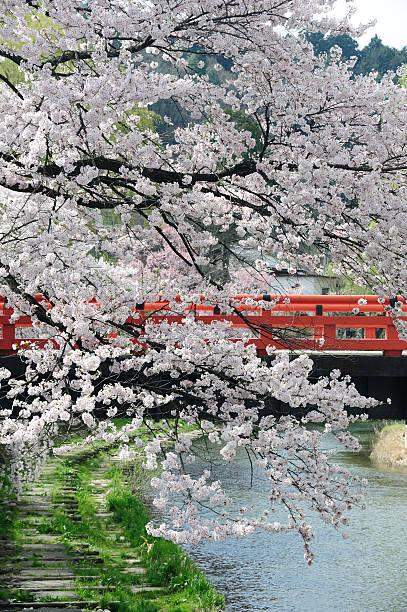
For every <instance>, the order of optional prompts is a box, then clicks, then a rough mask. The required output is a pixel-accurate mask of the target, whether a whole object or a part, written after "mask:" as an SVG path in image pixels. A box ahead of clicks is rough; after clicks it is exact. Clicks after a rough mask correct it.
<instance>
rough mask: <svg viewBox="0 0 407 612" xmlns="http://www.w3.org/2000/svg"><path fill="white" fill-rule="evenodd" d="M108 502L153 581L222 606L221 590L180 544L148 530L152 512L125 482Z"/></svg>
mask: <svg viewBox="0 0 407 612" xmlns="http://www.w3.org/2000/svg"><path fill="white" fill-rule="evenodd" d="M108 504H109V509H110V510H112V511H113V513H114V517H115V520H116V521H118V522H119V523H120V524H121V526H122V528H123V530H124V532H125V534H126V536H127V538H128V539H129V541H130V542H131V544H132V546H134V547H139V549H140V550H141V553H142V554H143V563H144V566H145V568H146V579H147V581H148V582H149V583H150V584H152V585H155V586H163V587H166V588H168V589H170V590H171V591H174V592H178V591H183V592H185V593H187V594H188V596H189V597H190V598H191V599H194V598H195V599H196V598H197V599H198V600H199V601H200V603H201V606H202V608H203V609H205V610H210V609H218V608H219V607H220V606H222V604H223V601H224V598H223V596H222V595H220V594H219V593H217V591H216V590H215V589H214V587H213V586H212V585H211V583H210V582H209V580H208V579H207V578H206V576H205V574H203V573H202V572H201V571H200V570H199V569H198V568H197V567H196V565H195V564H194V563H193V561H191V559H190V558H189V557H188V556H187V555H186V554H185V553H184V552H183V551H182V550H181V549H180V548H179V547H178V546H177V545H176V544H174V543H173V542H168V541H167V540H164V539H162V538H153V537H151V536H149V535H148V534H147V532H146V529H145V526H146V524H147V522H148V521H149V520H150V517H149V515H148V512H147V510H146V509H145V507H144V506H143V504H141V503H140V502H139V500H138V499H137V498H136V497H135V496H134V495H133V494H131V493H130V492H129V491H128V490H127V489H126V488H125V484H124V482H122V483H121V484H120V482H119V481H118V480H116V487H115V488H114V489H113V490H112V491H111V493H110V494H109V496H108ZM174 612H175V611H174Z"/></svg>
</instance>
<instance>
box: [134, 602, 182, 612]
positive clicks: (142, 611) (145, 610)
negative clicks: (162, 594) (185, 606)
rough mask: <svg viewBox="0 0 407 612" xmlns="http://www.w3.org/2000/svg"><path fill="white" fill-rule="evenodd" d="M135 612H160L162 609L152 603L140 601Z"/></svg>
mask: <svg viewBox="0 0 407 612" xmlns="http://www.w3.org/2000/svg"><path fill="white" fill-rule="evenodd" d="M134 612H160V609H159V607H158V606H157V605H156V604H155V603H154V602H152V601H140V603H139V604H138V605H137V606H136V607H135V608H134ZM174 612H175V611H174Z"/></svg>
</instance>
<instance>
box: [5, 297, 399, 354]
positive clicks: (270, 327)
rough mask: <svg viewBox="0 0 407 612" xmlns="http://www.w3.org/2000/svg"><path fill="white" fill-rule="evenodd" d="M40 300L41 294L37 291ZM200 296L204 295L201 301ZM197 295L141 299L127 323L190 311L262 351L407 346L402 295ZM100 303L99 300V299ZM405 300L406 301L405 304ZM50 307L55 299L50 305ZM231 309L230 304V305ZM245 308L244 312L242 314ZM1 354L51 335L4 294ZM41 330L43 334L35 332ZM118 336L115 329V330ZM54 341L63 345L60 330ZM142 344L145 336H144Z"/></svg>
mask: <svg viewBox="0 0 407 612" xmlns="http://www.w3.org/2000/svg"><path fill="white" fill-rule="evenodd" d="M37 299H38V300H39V301H40V299H41V296H37ZM198 300H199V301H198ZM198 300H197V298H196V297H195V301H194V302H190V303H188V304H187V305H186V306H185V303H183V302H181V300H180V298H179V297H178V298H177V299H176V301H178V302H179V304H180V310H179V312H178V311H177V312H174V310H172V311H171V310H170V306H169V303H168V302H167V301H157V302H148V303H147V302H145V303H143V304H138V305H137V306H136V307H135V308H134V309H133V312H132V315H131V316H130V317H129V318H128V319H127V323H129V324H132V323H134V324H136V325H140V324H143V323H145V322H147V321H148V322H149V323H151V324H154V323H159V322H161V321H163V320H164V319H165V320H167V321H168V323H179V324H182V323H183V321H184V319H185V315H186V314H188V313H189V316H193V317H194V318H195V319H196V320H197V321H201V322H202V323H205V324H208V325H210V324H211V323H212V322H214V321H228V322H229V324H230V331H229V337H230V340H231V341H234V342H237V341H239V340H240V341H243V342H245V343H246V344H254V345H255V346H256V349H257V351H258V353H259V354H265V353H266V352H267V350H269V349H270V348H273V347H274V348H275V349H277V350H278V349H290V350H305V351H352V352H353V351H381V352H383V354H384V355H386V356H400V355H402V351H403V350H407V342H405V341H403V340H400V339H399V338H398V334H397V330H396V327H395V325H394V322H393V318H392V317H391V316H390V314H389V309H390V307H391V306H394V305H395V303H396V302H397V301H399V302H400V303H401V299H399V298H383V300H380V301H378V297H377V296H371V295H368V296H362V295H356V296H355V295H287V296H278V295H267V294H263V295H260V296H250V295H247V294H242V295H236V296H232V297H231V304H233V306H234V308H235V309H236V310H235V311H232V314H231V313H230V312H229V313H222V311H221V309H220V307H219V306H217V305H216V304H215V305H213V304H212V305H210V304H207V303H205V297H204V296H199V298H198ZM94 304H95V307H97V306H98V304H97V302H96V301H94ZM399 305H400V304H399ZM48 306H49V307H50V305H48ZM229 310H230V309H229ZM237 311H239V312H240V313H241V315H239V314H238V312H237ZM401 311H402V313H406V314H405V315H404V314H402V315H401V316H399V317H398V318H399V319H404V320H406V322H407V305H406V304H404V303H403V304H402V305H401ZM0 313H1V314H0V325H1V331H2V335H1V339H0V355H9V354H13V353H15V352H16V351H17V350H18V349H21V348H25V347H30V346H31V345H33V344H35V345H37V346H38V347H43V346H45V344H46V343H47V342H49V341H50V338H49V337H47V334H46V337H43V338H41V337H38V336H39V334H38V333H37V332H38V328H36V327H35V326H34V325H33V322H32V320H31V318H30V317H28V316H21V317H20V318H19V319H17V320H16V321H14V322H12V320H11V321H10V317H11V316H12V315H13V309H11V308H6V307H5V303H4V301H3V302H2V301H1V300H0ZM35 336H37V337H35ZM110 336H111V337H113V338H114V336H115V331H114V330H112V333H111V334H110ZM51 342H52V343H53V344H54V346H55V347H57V346H58V342H57V334H54V335H53V337H52V339H51ZM139 345H140V348H142V346H143V344H142V338H140V342H139Z"/></svg>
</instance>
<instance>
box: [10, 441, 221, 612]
mask: <svg viewBox="0 0 407 612" xmlns="http://www.w3.org/2000/svg"><path fill="white" fill-rule="evenodd" d="M146 490H147V477H146V475H145V473H144V470H143V469H142V468H141V460H140V462H138V461H137V460H136V461H132V462H131V463H123V462H121V461H120V460H119V459H118V457H117V448H116V447H114V446H112V447H109V446H108V445H106V444H104V445H101V446H99V447H98V448H95V447H91V446H89V447H85V448H82V449H80V450H78V451H77V452H75V453H70V454H69V456H67V457H65V458H63V459H62V458H61V459H58V458H53V459H52V460H50V461H49V462H48V463H47V465H46V467H45V469H44V471H43V473H42V476H41V478H40V480H39V482H37V483H35V484H34V485H33V486H32V487H30V489H29V490H28V491H27V493H26V494H25V495H24V496H23V497H22V498H21V500H19V501H18V502H17V503H16V505H15V506H13V507H11V508H10V510H12V512H11V513H10V514H9V515H8V522H7V525H4V526H3V527H4V528H3V530H2V536H1V537H2V542H1V544H2V546H1V547H0V548H1V549H2V553H1V556H0V581H1V583H2V586H0V589H1V590H0V609H3V610H5V609H7V610H8V609H10V610H11V609H14V610H15V609H16V607H15V604H16V603H19V604H21V606H22V607H30V606H29V605H28V604H30V603H34V604H36V605H37V606H38V602H42V603H43V604H44V606H45V607H47V606H48V607H49V606H50V605H51V604H52V603H55V602H58V606H59V605H60V603H61V602H63V601H66V602H67V605H69V606H70V607H71V608H72V606H73V607H75V606H76V608H77V609H78V610H81V609H90V608H102V609H104V610H106V609H110V610H117V611H119V612H209V611H213V612H215V611H218V610H221V609H222V606H223V597H222V595H220V594H219V593H218V592H216V591H215V589H214V587H213V586H212V585H211V584H210V582H209V581H208V580H207V578H206V577H205V575H204V574H203V573H202V572H201V571H200V570H199V569H198V568H197V567H196V565H195V564H194V563H193V562H192V561H191V560H190V559H189V557H188V556H187V555H186V554H185V553H184V552H183V551H182V550H181V549H180V548H179V547H177V546H176V545H174V544H172V543H170V542H167V541H165V540H162V539H159V538H153V537H151V536H149V535H148V534H147V532H146V530H145V525H146V523H147V522H148V520H149V514H148V510H147V508H146V504H145V503H144V502H146ZM10 503H13V502H12V500H11V499H9V500H3V506H7V505H9V504H10ZM14 503H15V502H14ZM62 570H63V572H62ZM22 571H23V573H22ZM24 572H25V573H24ZM61 572H62V575H61ZM10 606H11V607H10ZM34 607H35V605H34ZM20 609H21V607H20Z"/></svg>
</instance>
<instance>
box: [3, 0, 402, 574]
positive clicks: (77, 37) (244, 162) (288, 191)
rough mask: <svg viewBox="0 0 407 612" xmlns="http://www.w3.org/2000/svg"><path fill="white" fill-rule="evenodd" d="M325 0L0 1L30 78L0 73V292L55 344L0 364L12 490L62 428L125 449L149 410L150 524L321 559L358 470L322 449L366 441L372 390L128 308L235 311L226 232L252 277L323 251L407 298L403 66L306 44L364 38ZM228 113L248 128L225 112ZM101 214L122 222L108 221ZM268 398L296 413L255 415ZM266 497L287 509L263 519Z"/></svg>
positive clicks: (223, 327) (8, 58) (309, 262)
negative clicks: (159, 114)
mask: <svg viewBox="0 0 407 612" xmlns="http://www.w3.org/2000/svg"><path fill="white" fill-rule="evenodd" d="M333 4H334V0H151V1H145V0H120V2H118V1H117V0H87V1H82V0H78V1H74V2H67V1H65V0H41V1H38V2H37V1H36V0H32V1H29V0H3V3H2V6H3V17H2V21H1V28H0V37H1V40H2V43H1V45H0V56H1V57H2V58H3V60H4V62H7V63H8V66H10V65H11V66H12V67H13V70H14V74H15V73H18V78H15V79H13V78H12V77H11V76H10V75H11V74H13V71H10V70H9V71H3V72H2V73H1V79H0V81H1V82H0V106H1V114H0V186H1V198H0V200H1V225H0V259H1V267H0V277H1V278H0V285H1V291H2V293H3V294H4V296H5V298H6V300H7V305H8V306H10V307H12V308H14V315H13V317H14V320H17V319H18V317H19V316H21V315H22V314H28V315H30V316H31V318H32V320H33V322H34V324H35V325H38V326H39V327H40V329H41V330H42V332H43V333H44V334H46V335H47V337H48V338H49V343H48V345H47V347H46V348H45V349H36V348H35V347H34V346H32V347H31V348H29V349H25V350H21V351H20V354H21V358H22V359H23V360H24V362H25V365H26V370H25V375H24V376H23V377H22V378H19V379H16V378H14V379H13V377H12V376H11V374H10V372H8V371H7V370H5V369H4V368H3V369H2V370H1V376H2V380H3V383H4V387H3V388H4V393H6V394H7V396H8V401H9V402H10V401H11V402H12V404H13V407H12V409H9V408H4V409H3V410H2V411H1V413H0V414H1V422H0V441H1V448H2V454H3V455H4V457H5V459H6V463H5V465H6V468H5V469H7V470H9V472H10V475H11V477H12V479H13V481H14V482H15V484H16V486H21V483H22V482H23V480H24V479H27V478H32V477H34V476H35V470H36V469H37V468H38V466H39V465H40V463H41V461H43V460H44V458H45V456H46V455H47V453H48V452H49V450H50V448H51V447H52V444H53V440H54V439H55V436H56V435H57V434H58V431H60V430H61V427H62V426H65V427H66V426H68V427H70V426H72V425H75V424H77V423H78V421H81V422H83V423H84V424H85V425H86V426H87V427H88V428H89V430H90V431H89V438H88V440H92V439H98V438H103V439H106V440H108V441H114V440H119V441H121V442H122V449H121V454H122V456H123V457H128V458H129V457H131V456H132V453H133V452H134V451H133V450H132V449H131V448H130V447H129V446H128V441H129V436H130V434H132V435H136V436H137V431H138V429H139V428H140V427H141V425H142V424H143V423H147V427H148V428H149V431H150V432H151V438H150V440H149V442H148V443H144V442H143V441H142V440H141V438H137V437H136V442H137V443H138V445H139V446H140V450H142V451H143V452H144V453H145V468H146V469H155V468H156V467H157V466H159V467H160V472H159V475H158V476H157V475H156V476H155V477H154V479H153V481H152V484H153V486H154V487H156V489H157V496H156V499H155V501H154V503H155V504H156V505H157V507H158V508H160V509H163V510H165V511H166V516H167V517H168V519H167V520H166V522H165V523H163V524H162V525H159V526H157V525H155V524H151V525H150V531H151V533H153V534H158V535H163V536H164V537H166V538H170V539H172V540H174V541H176V542H197V541H199V540H200V539H201V538H202V537H208V538H212V539H219V538H223V537H226V536H229V535H238V536H241V535H245V534H247V533H250V532H251V531H252V530H253V529H257V528H262V529H264V530H265V531H266V532H277V531H288V530H296V531H297V532H298V533H299V534H300V536H301V537H302V538H303V541H304V546H305V557H306V560H307V561H308V562H311V561H312V552H311V550H310V542H311V540H312V537H313V531H312V527H311V525H310V524H309V520H308V519H307V509H310V510H311V511H312V512H314V513H315V512H316V513H317V514H318V515H319V517H320V519H321V520H322V521H323V522H325V523H326V524H328V525H333V526H335V527H338V528H342V527H343V526H344V525H346V524H347V522H348V518H347V515H346V512H347V510H348V509H350V508H351V507H352V506H353V505H354V504H355V503H360V502H361V499H362V497H361V495H362V493H361V489H363V483H357V482H355V481H354V480H353V479H352V478H351V477H350V476H349V474H347V473H346V472H343V471H341V470H340V469H339V468H338V467H337V466H335V465H333V464H332V462H331V461H330V455H331V453H330V451H327V450H323V444H324V435H325V433H326V432H330V431H332V432H334V433H335V435H336V436H337V438H338V440H339V441H340V442H341V443H343V445H344V447H345V448H350V449H352V448H357V442H356V440H354V439H353V438H352V436H350V435H349V433H347V427H348V425H349V423H350V421H351V420H352V419H351V417H349V416H348V415H347V413H346V407H347V406H352V407H357V408H360V410H361V411H363V409H365V408H366V407H367V406H368V405H369V402H370V400H367V399H365V398H362V397H360V396H359V394H358V393H357V392H356V390H355V388H354V386H353V385H352V384H351V382H350V381H349V380H347V379H342V378H341V377H340V375H339V373H338V372H333V373H332V375H331V377H330V378H326V379H321V380H319V381H317V382H310V381H309V379H308V375H309V373H310V370H311V368H312V362H311V360H310V358H309V357H308V356H306V355H301V356H299V357H297V358H295V359H289V356H288V354H287V353H277V354H271V355H270V356H269V360H268V362H267V363H266V362H265V361H262V360H261V359H260V358H259V357H258V356H257V354H256V352H255V349H254V347H253V346H247V345H245V343H244V341H241V342H230V340H229V339H228V338H229V336H230V334H229V332H230V329H229V326H228V324H226V323H224V322H218V323H217V324H213V325H211V326H208V325H204V324H202V323H200V322H199V321H196V320H195V319H193V318H189V317H188V316H185V319H184V321H183V323H182V324H173V325H169V324H168V323H167V322H165V321H163V322H162V323H161V324H159V325H153V324H151V323H150V322H149V319H148V317H147V318H146V319H140V318H139V319H136V318H135V317H133V318H132V319H129V317H130V316H131V315H132V313H133V312H134V311H133V310H132V309H133V308H134V307H135V305H136V304H140V303H143V302H144V301H146V300H150V299H151V298H152V296H153V294H154V293H155V292H156V291H157V289H159V292H160V294H161V295H162V298H163V299H168V300H169V302H170V309H172V311H173V312H178V313H183V312H184V310H183V309H184V306H185V305H186V304H187V303H188V302H189V301H191V300H193V299H194V292H195V293H196V292H199V293H202V294H205V295H206V298H207V300H208V302H209V303H217V304H220V305H221V308H222V311H223V312H233V311H234V309H235V308H236V305H235V304H234V303H233V300H231V299H230V298H229V295H230V293H229V290H228V287H227V285H225V283H224V282H223V281H222V279H219V276H217V275H216V274H215V272H214V270H215V262H214V258H213V256H212V254H213V253H215V252H216V246H217V245H222V248H228V242H227V240H226V239H225V236H226V235H227V233H228V232H231V231H233V234H234V236H235V240H236V241H237V243H238V244H239V245H240V246H242V247H245V248H246V247H250V248H251V249H254V250H257V252H258V265H257V267H258V270H259V272H260V273H262V270H263V269H264V267H263V264H262V258H263V256H264V254H265V253H268V254H272V255H274V256H275V257H276V258H277V259H278V260H279V261H280V263H281V266H282V267H283V268H285V269H289V270H291V271H292V272H293V274H294V273H295V270H296V268H297V266H299V265H301V268H302V269H304V267H308V268H309V269H310V270H312V271H318V270H319V269H320V267H321V262H322V261H325V260H326V257H329V258H330V259H331V260H332V261H333V262H334V263H335V262H336V265H337V267H338V269H340V270H342V271H344V272H346V273H349V272H351V273H352V275H353V277H354V278H355V279H356V281H357V282H364V283H366V282H369V284H370V285H371V286H372V287H373V288H374V290H376V291H377V292H378V293H380V295H384V294H387V295H394V294H401V295H403V294H406V280H407V272H406V270H405V265H404V262H405V255H406V244H407V242H406V227H407V222H406V212H405V201H406V181H405V170H406V169H407V157H406V156H407V150H406V144H405V124H406V91H405V90H403V89H402V88H400V87H399V86H398V85H397V84H395V82H394V75H388V76H385V77H384V78H383V79H382V81H381V82H380V83H378V82H377V81H376V79H375V78H374V75H372V76H367V77H366V76H356V77H353V76H352V75H351V67H352V65H353V61H352V60H350V61H347V62H342V61H341V58H340V54H339V50H338V49H337V48H334V49H333V50H332V51H331V53H330V54H329V55H328V56H326V55H322V56H318V57H315V56H314V54H313V51H312V46H311V45H310V43H308V42H307V41H306V39H305V38H304V37H303V36H301V35H300V32H302V31H307V32H315V31H319V32H323V33H331V34H341V33H348V34H350V35H355V34H357V32H356V31H355V30H354V29H352V28H351V27H350V26H349V23H348V21H347V19H344V20H343V21H341V22H338V21H336V20H335V19H334V18H333V17H331V13H330V11H331V9H332V6H333ZM349 4H350V5H351V4H352V3H351V2H350V3H349ZM196 54H198V55H200V56H202V57H204V58H209V59H211V58H212V59H213V58H217V57H224V58H226V59H227V60H228V65H229V66H231V68H230V71H229V72H228V76H227V78H226V79H224V80H221V81H220V82H219V83H216V84H215V83H213V82H211V81H210V80H209V79H208V77H207V75H206V74H205V72H204V71H203V70H202V68H203V65H202V61H201V60H200V61H198V62H196V61H190V60H191V58H194V57H195V55H196ZM220 68H221V66H220V65H218V64H217V63H216V64H215V65H214V70H215V71H216V70H218V69H220ZM158 103H161V104H164V105H166V106H167V107H168V108H171V109H173V110H174V113H175V112H176V113H178V114H179V115H180V117H181V118H182V121H180V126H179V127H175V126H173V125H171V124H172V119H171V117H170V116H164V118H163V121H164V126H160V129H159V130H157V131H155V130H154V128H153V126H152V125H150V124H149V123H148V122H143V121H142V116H143V113H145V112H146V110H145V109H146V108H151V107H152V106H153V105H157V104H158ZM230 109H231V111H232V114H231V112H230ZM238 112H240V116H241V115H242V114H243V115H245V116H247V117H248V118H249V119H250V122H252V123H253V122H255V124H256V126H257V130H258V134H261V136H258V137H256V140H255V139H254V137H253V134H252V133H251V132H250V130H244V129H243V130H242V129H241V126H238V125H237V124H236V123H235V122H234V121H233V117H234V116H237V115H233V113H238ZM102 211H112V213H114V215H116V217H117V218H120V222H119V223H115V224H112V225H110V226H109V225H103V224H101V223H100V215H101V212H102ZM164 251H165V253H171V258H173V260H174V261H175V260H176V261H178V262H180V263H179V265H178V266H173V265H171V266H169V265H166V263H165V260H166V257H164V261H163V262H162V264H161V265H160V266H156V268H157V270H158V271H159V273H158V276H160V275H161V279H160V278H158V277H157V275H156V277H154V272H153V263H152V262H154V261H156V262H157V261H158V260H159V257H160V256H161V255H163V252H164ZM95 252H105V253H108V254H109V257H95ZM135 254H136V255H135ZM136 260H138V261H139V264H137V263H135V262H136ZM169 270H172V271H174V270H175V271H176V272H173V273H172V274H173V277H172V278H169V276H168V271H169ZM163 280H164V281H165V282H162V281H163ZM259 289H260V287H259ZM261 289H263V287H262V288H261ZM254 290H255V287H253V291H254ZM37 294H41V296H42V299H38V298H37V297H36V295H37ZM176 294H178V295H179V296H181V297H180V301H178V302H176V301H175V299H174V297H175V295H176ZM95 301H96V303H95ZM264 305H265V306H267V303H265V304H264ZM129 321H131V322H129ZM257 331H258V332H259V333H261V334H266V333H267V330H265V329H258V330H257ZM141 336H142V342H143V350H140V345H138V346H139V348H138V349H137V342H138V340H139V339H140V337H141ZM269 397H274V398H276V399H278V400H281V401H283V402H286V403H287V404H289V405H290V406H291V407H292V408H293V410H294V411H297V414H299V415H301V414H302V415H304V416H303V418H301V416H297V417H294V416H292V417H288V416H279V415H278V414H272V415H268V416H267V415H265V413H264V411H263V408H264V403H265V401H266V400H267V398H269ZM311 407H312V410H311ZM154 410H155V411H159V412H160V413H161V414H162V415H168V416H169V417H171V418H172V419H173V421H172V424H171V428H172V429H171V431H170V433H168V431H166V432H164V431H163V430H161V429H160V426H159V425H158V424H157V423H155V422H154V421H152V420H149V415H151V412H152V411H154ZM310 410H311V411H310ZM119 413H124V414H127V415H128V416H130V417H131V418H132V422H131V423H130V424H129V425H128V426H126V427H125V428H124V429H123V430H121V431H120V432H118V431H116V430H115V427H114V424H112V423H111V421H110V419H111V418H112V417H113V416H115V415H116V414H119ZM180 419H184V420H186V421H187V422H188V423H190V424H193V425H197V426H199V427H201V428H202V430H203V431H204V432H205V433H206V434H207V435H208V438H209V440H210V442H211V443H213V444H214V445H215V446H216V447H217V448H218V450H219V457H220V459H223V460H225V461H226V462H228V461H233V458H234V457H235V455H236V452H237V451H238V450H239V449H242V450H243V451H245V452H246V453H247V457H248V461H249V462H251V464H252V465H253V469H255V470H259V471H260V472H261V473H262V474H263V476H264V478H265V483H267V484H266V485H265V486H267V488H268V491H269V502H268V504H267V505H266V507H264V508H258V509H257V511H256V512H254V511H253V509H252V510H251V511H250V512H248V509H247V508H241V509H240V510H238V511H237V512H236V513H234V511H233V509H232V508H231V507H230V506H229V501H230V500H228V497H227V493H226V492H225V491H224V490H223V488H222V483H221V482H219V481H214V480H213V479H212V477H211V472H210V469H209V468H208V470H205V471H203V472H202V474H201V475H199V476H193V475H192V472H191V470H190V463H191V462H193V460H194V448H193V445H192V444H191V441H190V439H189V438H188V437H187V436H185V435H183V434H182V433H180V429H179V422H180ZM315 422H316V423H319V424H320V425H322V427H321V426H319V427H318V428H312V427H310V426H309V425H308V423H315ZM168 439H171V440H172V441H173V443H174V444H173V446H172V447H168V445H167V444H166V443H165V442H166V440H168ZM169 448H170V450H168V449H169ZM200 506H208V507H211V508H212V510H213V519H212V520H208V519H203V518H200V514H199V508H200ZM277 506H282V507H283V509H284V510H285V512H286V515H287V518H286V520H282V521H281V522H278V521H274V520H270V517H269V514H270V512H271V511H272V510H273V509H274V508H275V507H277Z"/></svg>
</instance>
